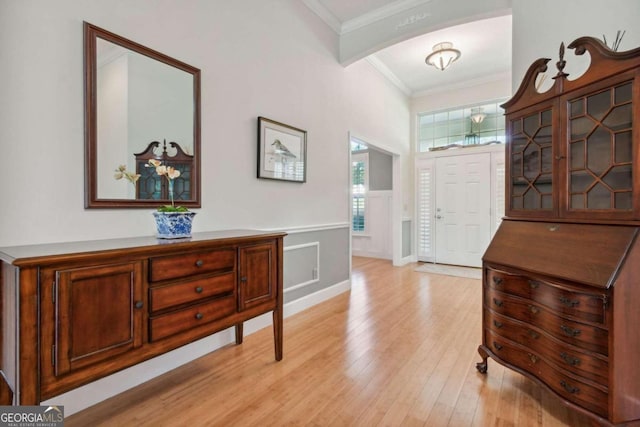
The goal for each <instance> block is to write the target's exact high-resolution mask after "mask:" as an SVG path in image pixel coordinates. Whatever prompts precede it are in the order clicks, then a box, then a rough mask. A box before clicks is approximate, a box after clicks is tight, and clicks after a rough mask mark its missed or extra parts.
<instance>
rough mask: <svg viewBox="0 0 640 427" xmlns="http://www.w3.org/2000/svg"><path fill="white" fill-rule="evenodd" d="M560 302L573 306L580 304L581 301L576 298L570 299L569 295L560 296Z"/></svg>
mask: <svg viewBox="0 0 640 427" xmlns="http://www.w3.org/2000/svg"><path fill="white" fill-rule="evenodd" d="M560 302H561V303H562V304H564V305H566V306H567V307H569V308H571V307H577V306H578V305H580V301H578V300H576V299H574V300H572V299H569V298H567V297H560Z"/></svg>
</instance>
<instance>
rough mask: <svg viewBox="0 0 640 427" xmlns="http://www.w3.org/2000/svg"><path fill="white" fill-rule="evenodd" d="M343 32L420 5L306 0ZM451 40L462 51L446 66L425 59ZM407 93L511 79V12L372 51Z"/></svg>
mask: <svg viewBox="0 0 640 427" xmlns="http://www.w3.org/2000/svg"><path fill="white" fill-rule="evenodd" d="M303 1H304V3H305V4H306V5H307V6H308V7H309V8H310V9H312V10H313V11H314V12H316V13H317V14H318V16H320V17H321V18H322V19H323V20H324V21H325V22H327V24H328V25H330V26H331V27H332V28H333V29H334V30H336V31H337V32H338V33H340V29H342V30H343V31H344V29H345V28H349V27H350V26H351V25H353V24H356V23H357V24H359V25H363V24H364V25H366V24H367V23H368V22H373V21H374V20H377V19H380V17H382V16H385V15H386V16H390V15H392V14H394V13H397V12H398V11H399V10H403V9H406V8H408V7H411V6H415V5H416V4H417V3H419V1H418V0H303ZM443 41H448V42H451V43H453V46H454V48H456V49H458V50H460V51H461V52H462V56H461V57H460V59H458V61H456V62H454V63H453V64H452V65H451V66H450V67H449V68H447V69H446V70H445V71H440V70H438V69H436V68H434V67H431V66H428V65H426V64H425V62H424V59H425V57H426V56H427V55H428V54H429V53H431V51H432V48H433V45H435V44H437V43H441V42H443ZM367 60H368V61H369V62H370V63H371V64H373V65H374V66H375V67H376V68H377V69H378V70H379V71H380V72H381V73H383V74H384V75H385V76H387V77H388V78H389V80H391V81H392V82H393V83H394V84H396V85H397V86H398V87H399V88H400V89H401V90H403V91H404V92H405V93H406V94H407V95H411V96H421V95H424V94H427V93H429V92H433V91H438V90H441V89H442V88H443V87H447V88H452V87H465V86H471V85H473V84H477V83H482V82H488V81H493V80H503V79H508V80H510V73H511V16H509V15H507V16H500V17H495V18H489V19H484V20H481V21H474V22H470V23H467V24H463V25H457V26H454V27H448V28H444V29H441V30H438V31H434V32H431V33H427V34H423V35H421V36H418V37H415V38H412V39H409V40H406V41H404V42H401V43H398V44H396V45H393V46H390V47H387V48H385V49H382V50H380V51H378V52H376V53H375V54H373V55H370V56H369V57H367Z"/></svg>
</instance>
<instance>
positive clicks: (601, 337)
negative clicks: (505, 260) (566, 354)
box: [484, 289, 609, 356]
mask: <svg viewBox="0 0 640 427" xmlns="http://www.w3.org/2000/svg"><path fill="white" fill-rule="evenodd" d="M484 304H485V308H488V309H491V310H493V311H495V312H497V313H500V314H502V315H504V316H507V317H511V318H513V319H518V320H521V321H523V322H525V323H529V324H531V325H533V326H536V327H538V328H540V329H542V330H544V331H546V332H548V333H549V334H550V335H552V336H553V337H555V338H557V339H559V340H561V341H563V342H566V343H569V344H571V345H574V346H577V347H580V348H583V349H585V350H589V351H594V352H596V353H600V354H603V355H605V356H607V355H608V354H609V343H608V336H609V334H608V331H607V330H606V329H603V328H599V327H596V326H592V325H588V324H585V323H580V322H576V321H573V320H570V319H566V318H564V317H560V316H556V315H555V314H554V313H553V312H551V311H549V310H548V309H547V308H546V307H544V306H543V305H541V304H538V303H536V302H533V301H531V300H527V299H524V298H519V297H514V296H511V295H507V294H504V293H502V292H498V291H495V290H493V289H489V290H488V291H487V292H486V293H485V301H484Z"/></svg>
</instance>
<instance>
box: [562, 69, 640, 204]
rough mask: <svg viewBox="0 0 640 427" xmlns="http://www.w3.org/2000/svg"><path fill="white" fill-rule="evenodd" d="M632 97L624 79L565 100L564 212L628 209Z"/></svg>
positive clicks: (631, 87)
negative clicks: (565, 193) (565, 169)
mask: <svg viewBox="0 0 640 427" xmlns="http://www.w3.org/2000/svg"><path fill="white" fill-rule="evenodd" d="M632 95H633V84H632V82H625V83H622V84H619V85H615V86H613V87H609V88H606V89H604V90H601V91H599V92H597V93H591V94H588V95H585V96H581V97H579V98H574V99H572V100H570V101H569V102H568V106H567V108H568V115H569V117H568V118H569V129H568V131H569V138H568V143H569V146H568V149H567V168H568V171H567V172H568V182H567V185H568V190H569V191H568V193H569V194H568V200H567V202H568V208H569V211H570V212H579V211H583V212H592V213H596V212H597V211H607V212H620V213H623V212H631V211H632V209H633V177H632V160H633V148H632V147H633V108H632V107H633V105H632Z"/></svg>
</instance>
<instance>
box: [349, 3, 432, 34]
mask: <svg viewBox="0 0 640 427" xmlns="http://www.w3.org/2000/svg"><path fill="white" fill-rule="evenodd" d="M430 2H431V0H397V1H395V2H393V3H389V4H388V5H386V6H382V7H380V8H378V9H374V10H372V11H371V12H367V13H365V14H363V15H360V16H358V17H356V18H353V19H350V20H348V21H345V22H343V23H342V29H341V32H340V34H346V33H349V32H351V31H355V30H358V29H360V28H363V27H366V26H367V25H370V24H373V23H374V22H378V21H381V20H383V19H386V18H389V17H390V16H394V15H397V14H399V13H402V12H406V11H407V10H410V9H413V8H414V7H418V6H420V5H422V4H425V3H430Z"/></svg>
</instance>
